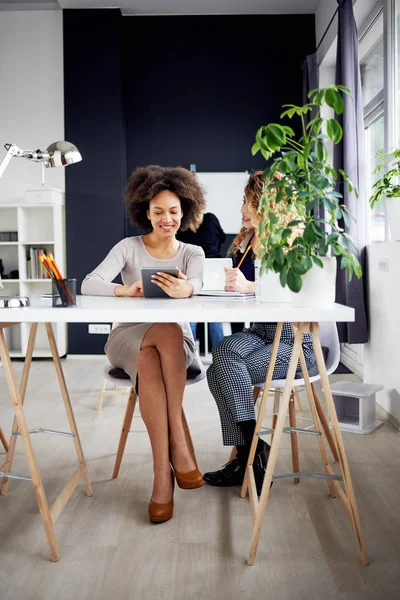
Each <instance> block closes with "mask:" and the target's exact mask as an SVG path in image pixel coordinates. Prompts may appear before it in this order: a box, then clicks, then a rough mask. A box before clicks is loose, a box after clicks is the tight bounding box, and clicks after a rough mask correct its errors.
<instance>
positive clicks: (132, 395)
mask: <svg viewBox="0 0 400 600" xmlns="http://www.w3.org/2000/svg"><path fill="white" fill-rule="evenodd" d="M196 359H197V360H196V364H197V365H198V367H199V368H200V373H198V372H197V374H194V373H192V371H191V368H190V367H189V368H188V370H187V379H186V385H187V386H188V385H193V384H194V383H197V382H198V381H201V380H202V379H204V377H205V376H206V371H205V369H204V366H203V364H202V363H201V361H200V359H199V357H196ZM112 368H113V367H112V364H111V363H110V361H109V360H108V358H106V361H105V365H104V369H103V380H104V382H107V381H108V382H110V383H112V384H113V385H114V386H121V387H124V388H126V390H127V391H123V392H119V393H120V394H128V403H127V405H126V409H125V416H124V420H123V423H122V429H121V435H120V438H119V443H118V450H117V457H116V459H115V465H114V471H113V479H116V478H117V477H118V474H119V469H120V467H121V462H122V457H123V455H124V451H125V445H126V440H127V438H128V433H129V430H130V427H131V424H132V419H133V413H134V411H135V406H136V400H137V394H136V392H135V387H134V386H133V384H132V381H131V380H130V379H126V378H124V379H121V378H119V377H113V376H112V375H110V370H111V369H112ZM125 375H126V374H125ZM191 375H193V376H191ZM102 385H103V384H102ZM103 395H113V393H112V392H108V393H107V392H106V393H105V394H104V392H103ZM182 423H183V427H184V430H185V433H186V441H187V444H188V447H189V450H190V453H191V455H192V458H193V460H194V463H195V465H196V468H197V460H196V455H195V451H194V446H193V442H192V437H191V435H190V430H189V426H188V424H187V421H186V416H185V412H184V410H183V408H182Z"/></svg>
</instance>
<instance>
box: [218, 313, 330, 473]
mask: <svg viewBox="0 0 400 600" xmlns="http://www.w3.org/2000/svg"><path fill="white" fill-rule="evenodd" d="M320 340H321V346H323V347H325V348H327V349H328V356H327V358H326V371H327V374H328V375H331V374H332V373H333V372H334V371H335V370H336V368H337V366H338V364H339V359H340V343H339V336H338V332H337V327H336V323H330V322H327V323H323V322H322V323H320ZM319 380H320V375H319V374H318V375H314V376H312V377H310V383H311V389H312V393H313V397H314V402H315V407H316V409H317V413H318V417H319V420H320V422H321V426H322V428H323V430H324V433H325V436H326V439H327V442H328V444H329V447H330V449H331V452H332V455H333V458H334V460H335V461H336V462H339V455H338V452H337V448H336V445H335V442H334V441H333V437H332V434H331V431H330V429H329V425H328V421H327V419H326V417H325V414H324V411H323V410H322V407H321V403H320V401H319V398H318V394H317V392H316V389H315V386H314V384H315V382H317V381H319ZM285 383H286V379H273V380H272V385H271V390H270V391H271V392H273V394H274V408H273V414H272V430H274V429H275V427H276V421H277V418H278V411H279V395H280V392H281V390H282V389H283V388H284V387H285ZM304 385H305V382H304V379H303V378H301V379H295V380H294V383H293V388H292V392H291V396H290V402H289V425H290V429H297V427H296V408H295V396H296V394H297V390H298V388H300V387H304ZM263 388H264V381H262V382H260V383H256V384H254V386H253V391H254V402H256V401H257V398H258V396H259V394H260V391H261V390H262V389H263ZM300 410H301V409H300ZM298 432H299V433H307V432H308V430H306V429H304V430H298ZM272 435H273V433H272ZM290 438H291V447H292V462H293V472H294V473H298V472H299V470H300V469H299V453H298V440H297V432H296V431H291V432H290ZM235 455H236V449H235V447H234V448H233V449H232V451H231V454H230V457H229V460H232V459H233V458H234V457H235ZM294 482H295V483H299V482H300V479H299V478H298V477H296V478H295V479H294Z"/></svg>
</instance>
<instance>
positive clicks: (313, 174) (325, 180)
mask: <svg viewBox="0 0 400 600" xmlns="http://www.w3.org/2000/svg"><path fill="white" fill-rule="evenodd" d="M342 93H344V94H348V95H350V91H349V89H348V88H346V87H345V86H341V85H336V86H331V87H328V88H321V89H315V90H312V91H311V92H310V93H309V95H308V97H309V99H310V101H309V102H308V103H307V104H304V105H303V106H296V105H284V107H283V108H285V110H284V112H283V113H282V114H281V116H280V119H281V120H285V119H287V118H289V119H292V118H293V117H298V118H299V120H300V125H301V133H300V135H299V136H297V137H296V134H295V132H294V130H293V129H292V128H291V127H289V126H288V125H286V124H284V123H270V124H269V125H266V126H263V127H261V128H260V129H259V130H258V132H257V134H256V141H255V143H254V145H253V147H252V154H253V155H255V154H256V153H257V152H260V153H261V154H262V155H263V157H264V158H265V159H266V160H271V162H270V164H269V165H268V166H267V167H266V169H265V171H264V174H263V177H264V178H265V180H266V190H265V193H264V194H263V196H262V198H261V200H260V206H259V213H260V216H261V219H260V224H259V234H260V240H261V243H262V249H261V252H260V254H259V259H260V272H261V275H262V274H263V273H264V272H274V273H276V274H279V280H280V284H281V286H283V287H285V286H287V287H288V288H289V289H290V290H291V291H292V292H294V293H295V294H298V296H296V297H295V300H294V301H296V302H297V303H303V304H307V303H309V302H310V298H311V299H312V303H313V304H315V301H316V300H319V301H320V303H321V304H329V303H331V302H334V301H335V279H336V257H339V258H340V267H341V268H342V269H347V270H348V272H349V279H351V278H352V276H353V273H355V274H356V275H357V277H358V278H360V277H361V274H362V272H361V266H360V264H359V262H358V260H357V258H356V256H355V253H356V252H357V250H356V248H355V246H354V242H353V240H352V239H351V238H350V236H349V235H348V234H347V233H346V232H345V231H344V229H343V228H342V227H341V226H340V222H341V221H342V220H343V222H344V223H345V224H346V226H348V225H349V224H350V219H351V218H352V215H351V213H350V211H349V209H348V208H347V207H346V206H345V205H343V204H342V203H341V199H342V194H341V193H340V192H338V191H336V189H335V187H336V182H337V179H338V177H339V176H340V177H341V178H342V180H343V182H344V184H345V185H347V187H348V189H349V191H354V192H355V193H357V192H356V190H355V189H354V186H353V185H352V183H351V181H350V179H349V177H348V175H347V174H346V173H345V172H344V171H343V170H342V169H339V170H338V172H337V171H336V170H335V169H334V168H333V166H332V165H331V163H330V161H329V156H328V150H327V148H326V143H327V141H329V140H330V141H331V142H333V144H338V143H339V142H340V140H341V139H342V136H343V131H342V127H341V126H340V124H339V123H338V121H337V120H336V118H335V115H337V114H341V113H342V112H343V108H344V101H343V98H342V95H341V94H342ZM326 107H330V108H332V109H333V117H331V118H325V117H323V116H322V110H323V109H324V108H326ZM311 112H313V115H312V118H310V120H309V121H308V123H306V115H308V113H311ZM277 173H279V178H278V180H277V178H276V174H277ZM288 213H289V214H290V213H293V214H295V215H296V216H295V218H294V219H291V220H289V221H288V219H287V215H288ZM321 214H322V215H324V218H322V217H319V216H318V215H321ZM322 275H325V276H327V275H328V282H324V281H321V282H320V283H316V282H315V277H316V276H322ZM307 280H308V281H309V282H310V284H311V288H312V289H311V296H310V292H309V291H307V290H308V289H309V286H306V285H305V283H306V282H307ZM316 285H317V286H318V290H316V289H315V286H316Z"/></svg>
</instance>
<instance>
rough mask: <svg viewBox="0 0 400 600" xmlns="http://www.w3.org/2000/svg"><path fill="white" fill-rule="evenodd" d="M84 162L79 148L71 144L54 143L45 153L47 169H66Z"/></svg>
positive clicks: (44, 158)
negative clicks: (68, 166)
mask: <svg viewBox="0 0 400 600" xmlns="http://www.w3.org/2000/svg"><path fill="white" fill-rule="evenodd" d="M81 160H82V156H81V153H80V152H79V150H78V148H77V147H76V146H74V144H71V143H70V142H54V143H53V144H50V146H49V147H48V148H47V150H46V152H44V153H43V162H44V165H45V167H48V168H51V167H66V166H67V165H72V164H74V163H77V162H79V161H81Z"/></svg>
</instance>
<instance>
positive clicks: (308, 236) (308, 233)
mask: <svg viewBox="0 0 400 600" xmlns="http://www.w3.org/2000/svg"><path fill="white" fill-rule="evenodd" d="M303 239H304V242H305V243H306V244H307V245H309V246H312V245H313V244H314V242H315V233H314V231H313V228H312V227H311V225H310V224H308V225H307V226H306V228H305V230H304V233H303Z"/></svg>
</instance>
